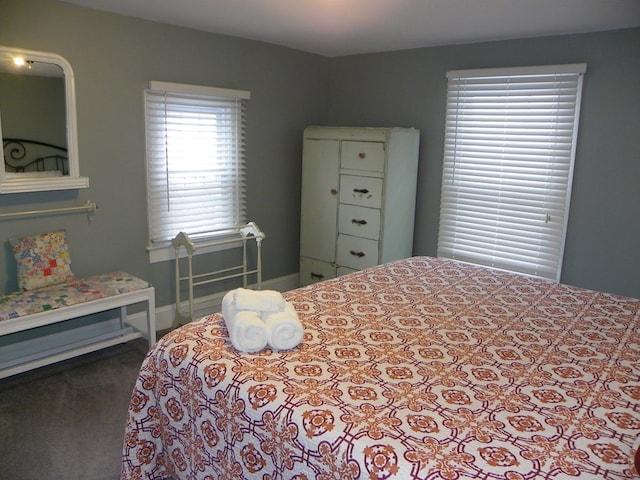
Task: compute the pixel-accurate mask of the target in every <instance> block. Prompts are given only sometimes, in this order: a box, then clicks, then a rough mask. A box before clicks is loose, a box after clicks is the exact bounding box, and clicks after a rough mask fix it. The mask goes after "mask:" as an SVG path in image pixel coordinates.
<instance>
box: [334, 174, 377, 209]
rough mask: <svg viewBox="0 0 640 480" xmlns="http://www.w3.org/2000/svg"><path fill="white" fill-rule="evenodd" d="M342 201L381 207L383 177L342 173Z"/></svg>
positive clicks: (362, 205)
mask: <svg viewBox="0 0 640 480" xmlns="http://www.w3.org/2000/svg"><path fill="white" fill-rule="evenodd" d="M340 203H347V204H349V205H359V206H361V207H369V208H380V207H381V206H382V179H381V178H372V177H358V176H355V175H341V176H340Z"/></svg>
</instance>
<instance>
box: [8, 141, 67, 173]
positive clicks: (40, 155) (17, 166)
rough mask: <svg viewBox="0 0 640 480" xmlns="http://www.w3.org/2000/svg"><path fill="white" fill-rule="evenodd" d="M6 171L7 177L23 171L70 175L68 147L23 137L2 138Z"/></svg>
mask: <svg viewBox="0 0 640 480" xmlns="http://www.w3.org/2000/svg"><path fill="white" fill-rule="evenodd" d="M2 150H3V152H4V171H5V174H6V175H7V178H12V177H13V176H15V175H20V174H22V173H29V174H34V175H36V176H39V177H59V176H61V175H69V156H68V153H67V148H66V147H60V146H58V145H53V144H51V143H46V142H39V141H37V140H26V139H23V138H8V137H3V138H2Z"/></svg>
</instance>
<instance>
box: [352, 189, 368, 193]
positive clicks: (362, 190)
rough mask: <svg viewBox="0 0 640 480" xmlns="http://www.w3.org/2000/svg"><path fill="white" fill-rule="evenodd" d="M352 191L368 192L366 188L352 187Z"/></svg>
mask: <svg viewBox="0 0 640 480" xmlns="http://www.w3.org/2000/svg"><path fill="white" fill-rule="evenodd" d="M353 193H363V194H364V193H369V190H367V189H366V188H354V189H353Z"/></svg>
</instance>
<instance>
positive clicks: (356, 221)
mask: <svg viewBox="0 0 640 480" xmlns="http://www.w3.org/2000/svg"><path fill="white" fill-rule="evenodd" d="M351 223H355V224H356V225H366V224H367V221H366V220H358V219H357V218H352V219H351Z"/></svg>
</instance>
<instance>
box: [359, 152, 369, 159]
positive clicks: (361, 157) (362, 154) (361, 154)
mask: <svg viewBox="0 0 640 480" xmlns="http://www.w3.org/2000/svg"><path fill="white" fill-rule="evenodd" d="M358 158H359V159H360V160H364V159H365V158H367V154H366V153H364V152H360V153H359V154H358Z"/></svg>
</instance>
